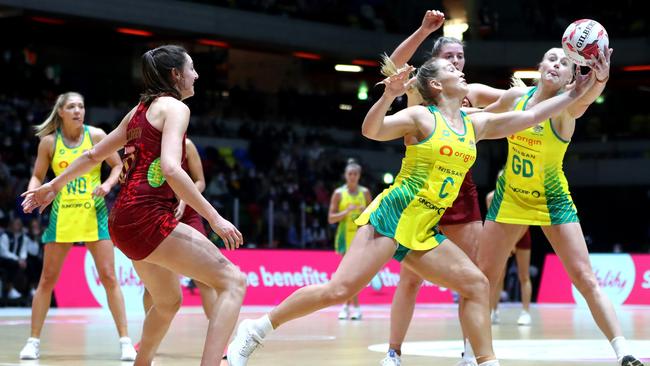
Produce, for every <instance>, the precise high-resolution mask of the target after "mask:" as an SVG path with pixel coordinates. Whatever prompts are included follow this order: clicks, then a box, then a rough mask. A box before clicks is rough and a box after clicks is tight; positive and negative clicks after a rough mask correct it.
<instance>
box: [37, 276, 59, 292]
mask: <svg viewBox="0 0 650 366" xmlns="http://www.w3.org/2000/svg"><path fill="white" fill-rule="evenodd" d="M58 278H59V275H58V274H57V273H48V272H43V274H42V275H41V278H40V280H39V282H38V287H40V288H41V289H43V290H46V291H52V290H54V286H55V285H56V281H57V279H58Z"/></svg>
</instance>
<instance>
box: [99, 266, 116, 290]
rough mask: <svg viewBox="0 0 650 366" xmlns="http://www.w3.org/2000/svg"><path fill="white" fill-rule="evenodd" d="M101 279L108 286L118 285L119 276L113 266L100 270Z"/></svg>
mask: <svg viewBox="0 0 650 366" xmlns="http://www.w3.org/2000/svg"><path fill="white" fill-rule="evenodd" d="M99 281H100V282H101V283H102V285H104V287H107V288H109V287H115V286H117V278H116V277H115V271H114V270H113V268H111V269H103V270H101V271H100V272H99Z"/></svg>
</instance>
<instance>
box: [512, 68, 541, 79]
mask: <svg viewBox="0 0 650 366" xmlns="http://www.w3.org/2000/svg"><path fill="white" fill-rule="evenodd" d="M513 76H514V77H516V78H519V79H522V80H523V79H539V78H540V76H541V74H540V73H539V71H537V70H517V71H515V73H514V75H513Z"/></svg>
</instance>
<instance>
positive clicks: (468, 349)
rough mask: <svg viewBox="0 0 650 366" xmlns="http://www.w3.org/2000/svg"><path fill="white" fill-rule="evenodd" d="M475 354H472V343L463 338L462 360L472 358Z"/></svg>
mask: <svg viewBox="0 0 650 366" xmlns="http://www.w3.org/2000/svg"><path fill="white" fill-rule="evenodd" d="M475 358H476V356H474V350H473V349H472V345H471V344H470V343H469V338H465V351H464V352H463V359H464V360H468V361H469V360H474V359H475Z"/></svg>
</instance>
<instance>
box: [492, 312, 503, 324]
mask: <svg viewBox="0 0 650 366" xmlns="http://www.w3.org/2000/svg"><path fill="white" fill-rule="evenodd" d="M490 319H491V320H492V324H499V322H500V321H501V319H500V318H499V310H492V313H491V314H490Z"/></svg>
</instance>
